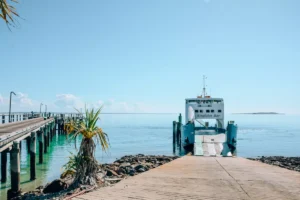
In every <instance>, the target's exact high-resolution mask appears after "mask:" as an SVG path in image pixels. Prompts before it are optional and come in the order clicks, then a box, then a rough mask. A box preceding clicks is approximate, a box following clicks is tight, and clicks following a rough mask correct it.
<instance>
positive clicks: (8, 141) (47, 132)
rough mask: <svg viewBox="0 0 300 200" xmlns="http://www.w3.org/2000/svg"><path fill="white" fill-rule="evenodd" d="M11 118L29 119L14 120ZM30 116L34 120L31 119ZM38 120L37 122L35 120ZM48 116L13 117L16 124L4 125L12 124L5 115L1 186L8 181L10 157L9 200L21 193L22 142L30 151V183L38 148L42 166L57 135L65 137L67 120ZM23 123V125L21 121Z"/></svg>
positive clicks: (1, 133) (0, 129)
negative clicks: (25, 143)
mask: <svg viewBox="0 0 300 200" xmlns="http://www.w3.org/2000/svg"><path fill="white" fill-rule="evenodd" d="M12 116H26V117H27V118H25V117H23V118H21V117H16V118H15V117H12ZM28 116H31V119H28ZM36 116H38V118H34V117H36ZM50 116H51V115H50V114H48V115H47V117H39V115H35V116H34V115H30V114H22V115H19V114H17V115H11V116H10V119H11V121H14V120H12V119H17V120H16V122H12V123H4V122H6V121H9V120H5V115H2V117H1V118H2V119H3V120H2V122H3V124H0V153H1V182H2V183H5V182H6V181H7V164H8V161H7V154H8V153H9V154H10V175H11V176H10V177H11V189H10V190H8V193H7V199H11V198H13V197H15V196H18V195H19V194H20V192H21V188H20V149H21V146H20V145H21V141H22V140H26V141H27V150H28V154H29V155H30V180H35V179H36V164H37V162H36V146H37V145H36V144H37V142H38V143H39V145H38V146H39V149H38V150H39V160H38V163H39V164H42V163H43V162H44V161H43V157H44V154H46V153H48V148H49V146H50V145H51V141H52V138H53V137H54V136H55V135H56V130H58V134H62V133H64V131H63V127H64V120H65V118H66V115H65V114H56V115H52V117H50ZM68 117H69V118H70V117H72V118H73V119H75V118H78V117H79V116H78V115H77V114H74V116H73V115H72V114H71V116H68ZM19 120H23V121H19Z"/></svg>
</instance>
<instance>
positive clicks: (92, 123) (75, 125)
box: [66, 108, 109, 186]
mask: <svg viewBox="0 0 300 200" xmlns="http://www.w3.org/2000/svg"><path fill="white" fill-rule="evenodd" d="M78 112H79V111H78ZM100 113H101V108H100V109H98V110H94V109H91V110H89V109H87V108H86V109H85V113H83V120H79V121H72V120H71V121H70V122H69V123H68V125H67V127H66V130H67V133H68V134H71V137H73V138H75V141H76V138H77V137H79V136H81V137H82V139H81V143H80V147H79V151H78V153H77V155H76V162H74V163H75V169H76V170H75V176H74V182H73V185H74V186H78V185H80V184H88V185H95V184H96V183H97V171H98V169H99V164H98V162H97V160H96V158H95V150H96V144H100V146H101V147H102V150H103V151H106V150H107V149H108V147H109V143H108V136H107V134H106V133H105V132H104V131H103V130H102V129H101V128H100V127H98V126H97V122H98V121H99V119H100V118H99V115H100ZM79 138H80V137H79ZM75 143H76V142H75ZM75 147H76V146H75Z"/></svg>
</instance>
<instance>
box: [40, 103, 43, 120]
mask: <svg viewBox="0 0 300 200" xmlns="http://www.w3.org/2000/svg"><path fill="white" fill-rule="evenodd" d="M42 105H43V103H41V104H40V117H41V115H42Z"/></svg>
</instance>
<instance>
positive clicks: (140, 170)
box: [136, 167, 146, 173]
mask: <svg viewBox="0 0 300 200" xmlns="http://www.w3.org/2000/svg"><path fill="white" fill-rule="evenodd" d="M136 171H137V172H140V173H142V172H145V171H146V170H145V169H144V168H143V167H142V168H139V169H138V170H136Z"/></svg>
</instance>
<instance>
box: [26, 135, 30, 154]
mask: <svg viewBox="0 0 300 200" xmlns="http://www.w3.org/2000/svg"><path fill="white" fill-rule="evenodd" d="M26 145H27V152H30V137H28V138H26Z"/></svg>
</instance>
